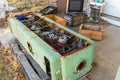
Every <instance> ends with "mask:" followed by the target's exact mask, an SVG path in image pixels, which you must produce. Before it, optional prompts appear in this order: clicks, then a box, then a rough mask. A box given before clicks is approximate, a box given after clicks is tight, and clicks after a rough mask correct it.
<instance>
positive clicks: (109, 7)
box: [104, 0, 120, 18]
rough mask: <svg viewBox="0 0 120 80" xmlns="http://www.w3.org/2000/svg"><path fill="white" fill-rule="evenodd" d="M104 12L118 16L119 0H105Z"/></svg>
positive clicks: (119, 9) (119, 15) (119, 13)
mask: <svg viewBox="0 0 120 80" xmlns="http://www.w3.org/2000/svg"><path fill="white" fill-rule="evenodd" d="M105 2H106V5H105V9H104V13H106V14H109V15H112V16H115V17H119V18H120V0H105Z"/></svg>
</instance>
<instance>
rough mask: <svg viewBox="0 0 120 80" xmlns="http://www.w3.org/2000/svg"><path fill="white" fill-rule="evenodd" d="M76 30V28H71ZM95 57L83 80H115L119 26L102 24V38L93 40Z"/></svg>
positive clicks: (118, 62)
mask: <svg viewBox="0 0 120 80" xmlns="http://www.w3.org/2000/svg"><path fill="white" fill-rule="evenodd" d="M72 29H73V30H75V31H76V30H77V29H78V28H72ZM94 54H95V59H94V63H95V65H94V66H93V68H92V70H91V74H90V75H89V76H88V77H86V78H85V79H83V80H115V77H116V73H117V70H118V67H119V65H120V27H117V26H114V25H108V26H104V38H103V40H102V41H95V53H94Z"/></svg>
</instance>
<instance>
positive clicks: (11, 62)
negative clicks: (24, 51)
mask: <svg viewBox="0 0 120 80" xmlns="http://www.w3.org/2000/svg"><path fill="white" fill-rule="evenodd" d="M0 80H26V78H25V76H24V74H23V73H22V70H21V66H20V65H19V64H18V62H17V61H16V60H15V59H14V58H13V57H12V50H11V49H6V48H5V47H3V45H2V44H1V43H0Z"/></svg>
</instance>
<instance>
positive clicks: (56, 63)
mask: <svg viewBox="0 0 120 80" xmlns="http://www.w3.org/2000/svg"><path fill="white" fill-rule="evenodd" d="M36 15H38V16H39V17H41V18H44V19H45V20H46V21H48V22H50V23H54V24H55V25H57V26H58V27H59V28H62V29H64V30H66V31H68V32H69V33H71V34H73V35H75V36H77V37H79V38H82V39H85V40H87V41H88V42H89V43H90V44H91V45H90V46H89V47H87V48H84V49H82V50H80V51H77V52H75V53H73V54H71V55H68V56H61V55H60V54H59V53H58V52H56V51H55V50H54V49H53V48H52V47H51V46H49V45H48V44H47V43H46V42H44V41H43V40H42V39H40V38H39V37H38V36H37V35H36V34H34V33H33V32H32V31H30V30H29V29H28V28H27V27H26V26H25V25H24V24H22V23H21V22H20V21H18V20H17V19H15V18H11V19H10V24H11V30H12V32H13V34H14V35H15V37H16V38H17V39H18V40H19V41H20V42H21V44H22V45H23V46H24V48H25V49H26V50H27V52H28V53H29V54H30V55H31V56H32V57H33V58H34V59H35V61H36V62H37V63H38V64H39V65H40V66H41V68H42V69H43V70H44V71H45V72H46V73H47V71H46V64H45V58H47V59H48V61H49V63H50V70H51V79H52V80H77V79H78V78H80V77H81V76H83V75H85V74H86V73H87V72H89V71H90V69H91V67H92V63H93V59H94V54H93V53H94V42H93V41H92V40H90V39H89V38H87V37H85V36H83V35H80V34H78V33H76V32H74V31H72V30H70V29H68V28H66V27H63V26H62V25H60V24H58V23H55V22H54V21H52V20H50V19H48V18H45V17H43V16H41V15H40V14H36ZM82 61H85V67H84V69H82V70H80V71H78V70H76V68H77V67H78V66H79V64H80V63H81V62H82ZM80 67H81V66H80Z"/></svg>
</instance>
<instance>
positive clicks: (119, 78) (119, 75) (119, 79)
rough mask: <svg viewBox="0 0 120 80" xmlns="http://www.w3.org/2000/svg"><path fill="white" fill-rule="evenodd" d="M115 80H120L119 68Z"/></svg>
mask: <svg viewBox="0 0 120 80" xmlns="http://www.w3.org/2000/svg"><path fill="white" fill-rule="evenodd" d="M115 80H120V67H119V69H118V72H117V75H116V78H115Z"/></svg>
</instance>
